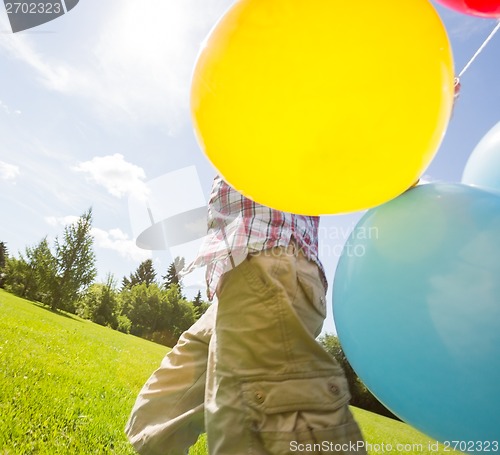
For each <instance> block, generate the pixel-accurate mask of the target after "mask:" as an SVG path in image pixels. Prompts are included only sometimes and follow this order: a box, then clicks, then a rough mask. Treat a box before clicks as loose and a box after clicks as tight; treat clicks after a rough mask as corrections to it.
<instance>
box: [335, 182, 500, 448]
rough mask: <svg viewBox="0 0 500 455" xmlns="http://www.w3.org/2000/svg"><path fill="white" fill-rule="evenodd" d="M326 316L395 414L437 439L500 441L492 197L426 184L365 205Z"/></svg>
mask: <svg viewBox="0 0 500 455" xmlns="http://www.w3.org/2000/svg"><path fill="white" fill-rule="evenodd" d="M333 313H334V317H335V324H336V327H337V330H338V335H339V339H340V342H341V344H342V346H343V349H344V352H345V354H346V356H347V358H348V359H349V361H350V363H351V365H352V367H353V368H354V370H355V371H356V372H357V374H358V375H359V377H360V378H361V380H362V381H363V382H364V383H365V384H366V386H367V387H368V388H369V389H370V390H371V391H372V392H373V394H374V395H375V396H377V397H378V398H379V400H380V401H381V402H383V403H384V404H385V405H386V406H387V407H388V408H389V409H391V410H392V411H393V412H394V413H395V414H396V415H398V416H399V417H400V418H401V419H402V420H404V421H406V422H408V423H409V424H410V425H413V426H414V427H416V428H417V429H419V430H420V431H422V432H424V433H426V434H427V435H429V436H431V437H433V438H435V439H437V440H440V441H450V440H456V441H476V442H479V441H500V197H499V195H497V194H495V193H492V192H487V191H482V190H480V189H478V188H474V187H471V186H467V185H462V184H458V183H455V184H427V185H421V186H417V187H415V188H413V189H411V190H409V191H407V192H406V193H404V194H403V195H401V196H400V197H398V198H396V199H394V200H392V201H391V202H389V203H387V204H384V205H382V206H379V207H377V208H375V209H372V210H370V211H369V212H367V213H366V214H365V216H364V217H363V218H362V219H361V220H360V222H359V223H358V224H357V226H356V227H355V228H354V230H353V232H352V233H351V236H350V238H349V239H348V241H347V243H346V245H345V247H344V250H343V253H342V255H341V257H340V259H339V263H338V266H337V270H336V273H335V279H334V285H333ZM484 447H486V446H484ZM459 448H460V450H462V451H463V452H468V451H471V452H472V451H474V450H472V449H475V451H476V452H479V451H480V450H478V449H479V444H477V445H475V446H474V447H472V446H470V445H469V446H465V445H464V444H462V446H461V447H459ZM491 449H492V446H490V451H491Z"/></svg>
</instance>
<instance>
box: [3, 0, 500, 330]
mask: <svg viewBox="0 0 500 455" xmlns="http://www.w3.org/2000/svg"><path fill="white" fill-rule="evenodd" d="M231 3H232V2H231V1H229V0H183V1H181V2H180V1H175V0H146V1H141V2H137V1H135V0H107V1H106V2H103V1H100V0H81V1H80V2H79V3H78V5H77V6H76V7H75V8H74V9H73V10H71V11H70V12H68V13H67V14H65V15H64V16H62V17H60V18H58V19H57V20H54V21H52V22H49V23H46V24H44V25H41V26H39V27H37V28H34V29H31V30H27V31H24V32H19V33H16V34H13V33H12V31H11V30H10V26H9V23H8V18H7V14H6V11H5V9H4V8H3V6H0V138H1V139H0V241H3V242H5V243H6V244H7V247H8V250H9V252H10V254H11V255H17V254H18V252H19V251H21V252H22V251H24V248H25V247H26V246H31V245H34V244H36V243H38V242H39V241H40V240H41V239H42V238H44V237H45V236H48V239H49V240H50V241H53V240H54V239H55V237H56V236H60V235H61V234H62V232H63V228H64V225H65V224H67V223H69V222H72V221H74V220H75V219H76V217H78V216H79V215H81V214H82V213H84V212H85V211H86V210H87V209H88V208H89V207H92V209H93V214H94V223H93V226H94V230H93V235H94V238H95V252H96V256H97V265H98V270H99V275H98V279H99V280H102V281H104V280H105V278H106V275H107V274H108V273H112V274H113V275H114V276H115V278H116V279H117V281H118V282H121V279H122V277H123V276H125V275H129V274H130V273H131V272H133V271H134V270H135V269H136V268H137V266H138V265H139V264H140V262H141V261H143V260H144V259H147V258H152V259H153V260H154V264H155V268H156V269H157V271H158V274H159V275H162V274H165V273H166V270H167V267H168V265H169V264H170V262H171V261H172V259H173V257H174V256H175V255H177V254H178V253H179V251H181V252H182V249H181V250H179V249H177V250H176V249H174V248H166V249H164V250H155V251H150V250H145V249H141V248H139V247H138V246H137V245H136V239H137V237H138V236H139V235H140V234H141V233H142V232H143V231H144V230H145V229H147V227H148V226H150V225H151V223H153V222H157V221H159V220H162V219H163V218H165V217H168V216H171V215H172V213H170V212H169V210H170V209H171V208H172V207H174V206H181V207H182V206H183V204H184V206H185V209H186V210H187V209H191V208H193V209H194V208H196V207H198V206H200V205H202V204H203V203H204V199H205V200H206V198H207V196H208V194H209V191H210V186H211V181H212V179H213V176H214V175H215V172H216V171H215V169H214V168H213V167H212V166H211V164H210V163H209V162H208V160H207V159H206V157H205V156H204V154H203V153H202V152H201V150H200V148H199V146H198V144H197V142H196V139H195V136H194V133H193V129H192V122H191V118H190V112H189V89H190V78H191V73H192V69H193V66H194V63H195V61H196V57H197V54H198V52H199V49H200V46H201V45H202V42H203V40H204V38H205V37H206V35H207V33H208V32H209V30H210V29H211V28H212V26H213V25H214V24H215V22H216V21H217V19H218V18H219V17H220V16H221V14H222V13H223V12H224V11H225V10H226V9H227V8H228V7H229V6H230V5H231ZM433 4H434V6H435V7H436V9H437V11H438V13H439V15H440V17H441V19H442V21H443V23H444V25H445V28H446V30H447V32H448V35H449V39H450V42H451V45H452V49H453V55H454V60H455V69H456V73H457V74H458V73H459V72H460V71H461V70H462V68H463V67H464V66H465V65H466V63H467V62H468V61H469V59H470V58H471V57H472V55H473V54H474V53H475V52H476V50H477V49H478V48H479V46H480V45H481V44H482V43H483V42H484V40H485V39H486V37H487V36H488V34H489V33H490V31H491V30H493V28H494V27H495V25H496V21H495V20H493V19H481V18H477V17H472V16H466V15H463V14H460V13H457V12H454V11H451V10H449V9H446V8H443V7H441V6H440V5H439V4H435V3H433ZM499 81H500V33H499V34H497V35H496V36H495V37H494V38H493V39H492V40H491V42H490V43H489V44H488V46H487V47H486V48H485V49H484V51H483V52H482V53H481V54H480V55H479V56H478V58H477V59H476V61H475V62H474V63H473V64H472V65H471V66H470V68H469V69H468V70H467V72H466V73H465V74H464V75H463V77H462V78H461V83H462V90H461V95H460V98H459V100H458V102H457V104H456V106H455V111H454V114H453V117H452V119H451V121H450V124H449V127H448V130H447V131H446V135H445V137H444V139H443V142H442V144H441V147H440V149H439V151H438V153H437V155H436V157H435V159H434V160H433V162H432V164H431V165H430V166H429V168H428V169H426V171H425V178H426V180H431V181H449V182H458V181H460V178H461V175H462V171H463V168H464V166H465V163H466V161H467V158H468V157H469V155H470V154H471V152H472V151H473V149H474V147H475V146H476V145H477V143H478V142H479V140H480V139H481V138H482V137H483V136H484V135H485V134H486V133H487V132H488V130H489V129H491V128H492V127H493V126H494V125H495V124H496V123H497V122H498V121H500V84H499ZM409 140H411V138H409ZM186 168H187V169H188V170H187V171H186ZM183 170H184V171H185V172H188V174H189V176H191V177H192V178H193V180H192V182H194V183H193V186H192V188H193V190H192V191H191V192H188V194H186V192H185V191H184V192H183V191H175V185H174V187H173V191H171V190H172V188H171V187H169V185H170V186H171V185H172V178H173V177H174V176H176V175H177V177H178V174H176V172H183ZM188 174H186V175H188ZM169 182H170V183H169ZM141 201H142V202H144V203H142V202H141ZM145 201H149V202H148V203H147V204H146V202H145ZM361 216H362V213H360V212H358V213H353V214H348V215H338V216H325V217H322V219H321V228H322V230H321V235H320V255H321V260H322V261H323V264H324V266H325V269H326V272H327V276H328V277H329V281H330V284H331V283H332V281H333V276H334V273H335V267H336V264H337V260H338V257H339V255H340V252H341V247H342V244H343V243H344V242H345V240H346V239H347V237H348V234H349V232H350V230H351V229H352V228H353V227H354V226H355V223H356V222H357V220H359V218H360V217H361ZM194 248H195V247H194V246H193V245H189V246H185V249H186V250H185V251H186V252H187V251H189V254H191V253H192V251H193V249H194ZM200 277H201V275H197V276H196V277H195V278H193V283H195V284H196V283H200V282H201V278H200ZM195 284H192V285H191V287H189V286H188V288H189V289H191V291H193V292H194V289H195V287H196V285H195ZM200 286H201V285H200ZM330 288H331V286H330ZM330 295H331V290H330V293H329V296H330ZM334 330H335V329H334V322H333V317H332V312H331V308H330V310H329V316H328V318H327V321H326V322H325V327H324V331H325V332H333V331H334Z"/></svg>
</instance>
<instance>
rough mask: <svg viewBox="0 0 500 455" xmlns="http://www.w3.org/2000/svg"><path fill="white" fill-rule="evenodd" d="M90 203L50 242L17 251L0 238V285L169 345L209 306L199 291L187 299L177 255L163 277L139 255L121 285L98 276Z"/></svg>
mask: <svg viewBox="0 0 500 455" xmlns="http://www.w3.org/2000/svg"><path fill="white" fill-rule="evenodd" d="M91 230H92V209H88V210H87V211H86V212H85V213H84V214H82V215H81V216H80V217H79V218H78V220H77V221H76V222H75V223H73V224H70V225H67V226H65V227H64V232H63V234H62V236H61V237H57V238H56V239H55V240H54V242H53V245H52V247H51V245H50V244H49V241H48V239H47V237H44V238H43V239H42V240H40V241H39V242H38V243H37V244H36V245H33V246H27V247H26V248H25V250H24V252H20V253H19V254H18V256H17V257H14V256H11V255H9V252H8V250H7V246H6V244H5V243H4V242H0V287H2V288H4V289H5V290H6V291H8V292H11V293H13V294H16V295H18V296H20V297H22V298H25V299H28V300H32V301H36V302H40V303H41V304H43V305H45V306H47V307H49V308H50V309H52V310H53V311H66V312H69V313H72V314H76V315H78V316H80V317H82V318H85V319H88V320H91V321H92V322H95V323H97V324H100V325H103V326H108V327H111V328H112V329H115V330H119V331H121V332H124V333H130V334H132V335H136V336H139V337H142V338H146V339H149V340H152V341H155V342H157V343H161V344H164V345H166V346H173V345H174V344H175V343H176V342H177V340H178V338H179V336H180V335H181V334H182V332H183V331H184V330H186V329H188V328H189V327H190V326H191V325H192V324H193V323H194V322H195V321H196V320H197V319H198V318H199V317H200V316H201V315H202V314H203V313H204V312H205V311H206V309H207V308H208V303H207V302H205V301H204V300H203V299H202V295H201V291H198V294H197V295H196V297H195V298H194V299H193V300H188V299H187V298H186V297H185V296H184V294H183V291H182V282H181V280H180V279H179V276H178V273H177V271H179V270H181V269H182V267H183V265H184V259H183V258H176V259H175V260H174V261H173V262H172V263H171V264H170V266H169V267H168V269H167V271H166V273H165V275H164V276H161V279H159V278H158V277H157V272H156V270H155V269H154V266H153V262H152V260H151V259H147V260H145V261H143V262H142V263H141V264H140V265H139V267H138V268H137V269H136V270H135V271H134V272H133V273H131V274H130V275H129V276H128V277H127V276H126V277H123V279H122V282H121V286H118V283H117V281H116V279H115V277H114V276H113V275H112V274H108V276H107V278H106V281H105V282H104V283H100V282H96V275H97V268H96V256H95V253H94V249H93V242H94V238H93V236H92V233H91Z"/></svg>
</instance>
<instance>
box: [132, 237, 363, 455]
mask: <svg viewBox="0 0 500 455" xmlns="http://www.w3.org/2000/svg"><path fill="white" fill-rule="evenodd" d="M217 293H218V300H219V302H218V308H216V307H215V306H212V307H211V308H210V309H209V311H208V312H207V313H206V314H205V315H204V316H203V317H202V318H201V319H200V320H199V321H198V322H197V323H196V324H194V325H193V327H191V328H190V329H189V330H188V331H187V332H185V333H184V334H183V335H182V336H181V338H180V339H179V343H178V344H177V345H176V346H175V348H174V349H173V350H172V351H171V352H170V353H169V354H168V355H167V356H166V357H165V359H164V360H163V362H162V364H161V366H160V368H159V369H158V370H157V371H156V372H155V373H154V374H153V375H152V376H151V378H150V379H149V380H148V382H147V383H146V385H145V386H144V388H143V389H142V391H141V392H140V394H139V397H138V398H137V401H136V404H135V406H134V409H133V411H132V415H131V417H130V420H129V422H128V424H127V428H126V432H127V435H128V436H129V439H130V441H131V442H132V444H134V446H135V447H136V449H137V450H138V451H139V452H140V453H141V454H144V455H157V454H158V455H159V454H162V455H167V454H169V455H176V454H184V453H187V449H188V448H189V447H190V445H192V444H193V443H194V442H195V441H196V439H197V437H198V435H199V434H200V433H201V432H203V431H206V432H207V437H208V446H209V453H210V454H211V455H244V454H255V455H284V454H292V453H297V454H300V453H303V454H306V453H307V454H309V453H314V454H320V453H321V454H325V453H341V454H346V453H356V454H365V453H366V452H365V450H364V444H363V439H362V436H361V433H360V430H359V428H358V425H357V424H356V422H355V421H354V420H353V418H352V415H351V413H350V411H349V408H348V406H347V405H348V401H349V398H350V396H349V392H348V388H347V381H346V379H345V377H344V374H343V372H342V370H341V368H340V367H339V365H338V364H337V363H336V362H335V360H334V359H333V358H332V357H331V356H330V355H329V354H328V353H327V352H326V351H324V349H323V348H322V347H321V346H320V345H319V344H318V343H317V342H316V341H315V339H314V338H315V337H316V336H317V335H318V334H319V332H320V331H321V327H322V324H323V321H324V318H325V313H326V309H325V290H324V287H323V285H322V283H321V280H320V277H319V271H318V268H317V266H316V265H315V264H314V263H312V262H310V261H308V260H307V259H306V258H305V257H304V256H303V255H302V254H300V253H297V252H296V251H295V248H294V246H293V245H292V246H290V247H288V248H273V249H270V250H266V251H264V252H262V253H260V254H256V255H250V256H249V257H248V258H247V259H246V260H245V261H244V262H243V263H242V264H240V265H239V266H238V267H236V268H235V269H233V270H231V271H229V272H227V273H226V274H225V275H224V276H223V279H222V280H221V283H220V285H219V289H218V292H217ZM214 328H215V330H214ZM207 361H208V363H207Z"/></svg>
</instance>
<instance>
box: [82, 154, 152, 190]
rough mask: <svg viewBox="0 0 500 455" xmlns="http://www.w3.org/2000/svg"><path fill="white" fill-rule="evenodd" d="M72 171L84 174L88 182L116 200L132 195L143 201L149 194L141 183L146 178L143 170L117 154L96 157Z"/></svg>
mask: <svg viewBox="0 0 500 455" xmlns="http://www.w3.org/2000/svg"><path fill="white" fill-rule="evenodd" d="M73 170H74V171H77V172H82V173H84V174H86V175H87V177H88V178H89V180H91V181H93V182H95V183H97V184H98V185H101V186H103V187H104V188H106V190H107V191H108V192H109V193H110V194H112V195H113V196H116V197H118V198H121V197H122V196H125V195H133V196H135V197H137V198H138V199H143V198H145V197H146V196H147V194H148V192H149V191H148V188H147V186H146V184H145V183H144V181H143V180H144V179H145V178H146V174H145V172H144V169H142V168H141V167H139V166H136V165H135V164H132V163H129V162H127V161H125V159H124V157H123V155H121V154H119V153H115V154H114V155H108V156H102V157H99V156H96V157H94V158H92V159H91V160H90V161H85V162H82V163H79V164H78V166H75V167H73Z"/></svg>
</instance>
